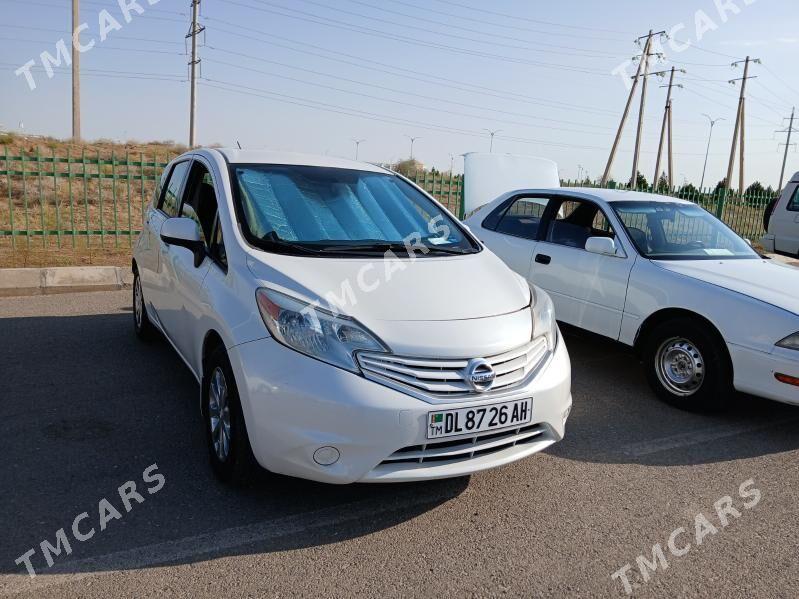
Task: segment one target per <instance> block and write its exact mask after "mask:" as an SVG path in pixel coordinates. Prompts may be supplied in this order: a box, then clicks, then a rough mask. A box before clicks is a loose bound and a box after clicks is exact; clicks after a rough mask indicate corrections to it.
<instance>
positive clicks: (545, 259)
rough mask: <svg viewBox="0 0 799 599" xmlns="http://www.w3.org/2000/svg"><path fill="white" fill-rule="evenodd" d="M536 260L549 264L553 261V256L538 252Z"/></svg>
mask: <svg viewBox="0 0 799 599" xmlns="http://www.w3.org/2000/svg"><path fill="white" fill-rule="evenodd" d="M535 261H536V262H538V263H539V264H549V263H550V262H552V256H547V255H546V254H538V255H536V257H535Z"/></svg>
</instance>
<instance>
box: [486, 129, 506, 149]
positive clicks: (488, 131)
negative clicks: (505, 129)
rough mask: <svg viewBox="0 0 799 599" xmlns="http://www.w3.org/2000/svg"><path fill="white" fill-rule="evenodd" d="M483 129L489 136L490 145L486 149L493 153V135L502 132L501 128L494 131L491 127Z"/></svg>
mask: <svg viewBox="0 0 799 599" xmlns="http://www.w3.org/2000/svg"><path fill="white" fill-rule="evenodd" d="M483 131H485V132H487V133H488V134H489V135H490V136H491V145H490V147H489V150H488V151H489V152H490V153H491V154H493V153H494V136H495V135H496V134H497V133H502V129H497V130H496V131H492V130H491V129H483Z"/></svg>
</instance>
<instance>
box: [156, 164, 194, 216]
mask: <svg viewBox="0 0 799 599" xmlns="http://www.w3.org/2000/svg"><path fill="white" fill-rule="evenodd" d="M188 170H189V161H188V160H186V161H184V162H178V163H177V164H176V165H175V166H173V167H172V172H171V173H170V174H169V179H168V181H167V184H166V189H165V190H164V194H163V196H162V197H161V203H160V205H159V206H158V209H159V210H161V211H162V212H163V213H164V214H166V215H167V216H169V217H173V216H177V215H178V208H179V207H180V188H181V187H182V186H183V180H184V179H185V178H186V173H187V172H188Z"/></svg>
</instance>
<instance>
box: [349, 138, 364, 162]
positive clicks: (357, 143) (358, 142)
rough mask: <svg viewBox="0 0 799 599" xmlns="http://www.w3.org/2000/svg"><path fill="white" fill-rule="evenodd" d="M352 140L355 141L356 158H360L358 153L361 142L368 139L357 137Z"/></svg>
mask: <svg viewBox="0 0 799 599" xmlns="http://www.w3.org/2000/svg"><path fill="white" fill-rule="evenodd" d="M352 141H354V142H355V160H358V153H359V150H360V149H361V144H362V143H363V142H365V141H366V140H365V139H355V138H353V139H352Z"/></svg>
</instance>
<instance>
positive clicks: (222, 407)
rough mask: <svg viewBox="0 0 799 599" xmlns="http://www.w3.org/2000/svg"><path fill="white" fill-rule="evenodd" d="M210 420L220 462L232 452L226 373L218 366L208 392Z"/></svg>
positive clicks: (213, 440) (215, 448)
mask: <svg viewBox="0 0 799 599" xmlns="http://www.w3.org/2000/svg"><path fill="white" fill-rule="evenodd" d="M208 420H209V425H210V427H211V441H212V443H213V446H214V453H216V457H217V459H218V460H219V461H220V462H224V461H225V460H226V459H227V457H228V454H230V407H229V406H228V392H227V382H226V381H225V373H224V372H222V369H221V368H216V369H215V370H214V371H213V373H211V388H210V389H209V393H208Z"/></svg>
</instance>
